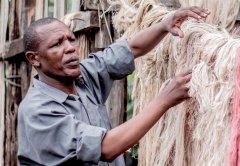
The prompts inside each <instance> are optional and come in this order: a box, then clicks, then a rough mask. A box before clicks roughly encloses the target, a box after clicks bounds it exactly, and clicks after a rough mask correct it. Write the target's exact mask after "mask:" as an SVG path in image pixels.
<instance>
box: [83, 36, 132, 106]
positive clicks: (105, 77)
mask: <svg viewBox="0 0 240 166" xmlns="http://www.w3.org/2000/svg"><path fill="white" fill-rule="evenodd" d="M80 67H81V74H82V76H83V78H84V80H85V81H86V82H87V84H88V85H90V88H91V89H92V90H93V91H94V92H95V93H96V97H97V98H98V99H100V100H101V102H102V103H104V102H105V101H106V99H107V97H108V95H109V92H110V90H111V87H112V84H113V81H114V80H118V79H122V78H123V77H125V76H127V75H128V74H131V73H132V72H133V71H134V69H135V66H134V57H133V55H132V52H131V49H130V48H129V46H128V43H127V41H126V40H123V41H119V42H116V43H114V44H112V45H110V46H109V47H108V48H106V49H105V50H104V51H99V52H97V53H91V54H90V55H89V57H88V58H87V59H85V60H83V61H82V62H81V63H80Z"/></svg>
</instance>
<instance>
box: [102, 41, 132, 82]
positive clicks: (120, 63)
mask: <svg viewBox="0 0 240 166" xmlns="http://www.w3.org/2000/svg"><path fill="white" fill-rule="evenodd" d="M103 58H104V62H105V64H106V67H107V70H108V72H109V73H110V75H111V77H112V78H114V79H121V78H123V77H125V76H126V75H128V74H131V73H132V72H133V71H134V69H135V66H134V57H133V54H132V52H131V50H130V48H129V46H128V43H127V41H126V40H123V41H120V42H117V43H114V44H112V45H111V46H110V47H109V48H107V49H105V50H104V51H103Z"/></svg>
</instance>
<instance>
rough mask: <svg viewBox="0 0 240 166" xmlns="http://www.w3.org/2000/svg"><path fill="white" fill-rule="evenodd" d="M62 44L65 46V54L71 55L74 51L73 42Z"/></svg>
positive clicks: (67, 41)
mask: <svg viewBox="0 0 240 166" xmlns="http://www.w3.org/2000/svg"><path fill="white" fill-rule="evenodd" d="M64 44H65V53H71V52H74V51H76V47H75V45H76V44H75V42H71V41H69V40H66V41H65V43H64Z"/></svg>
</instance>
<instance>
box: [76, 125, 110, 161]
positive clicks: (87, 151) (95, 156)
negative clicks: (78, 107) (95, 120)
mask: <svg viewBox="0 0 240 166" xmlns="http://www.w3.org/2000/svg"><path fill="white" fill-rule="evenodd" d="M105 134H106V129H103V128H100V127H94V126H89V125H86V126H85V128H84V131H83V133H82V135H81V136H79V137H78V139H80V140H79V141H77V158H78V159H80V160H83V161H92V162H93V163H94V164H97V163H98V162H99V161H100V158H101V145H102V139H103V138H104V136H105Z"/></svg>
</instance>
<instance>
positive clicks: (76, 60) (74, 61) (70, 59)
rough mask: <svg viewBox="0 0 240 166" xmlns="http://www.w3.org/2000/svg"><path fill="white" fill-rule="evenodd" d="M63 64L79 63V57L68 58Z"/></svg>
mask: <svg viewBox="0 0 240 166" xmlns="http://www.w3.org/2000/svg"><path fill="white" fill-rule="evenodd" d="M65 64H67V65H79V59H78V58H77V57H72V58H69V59H68V60H67V61H65Z"/></svg>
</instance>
